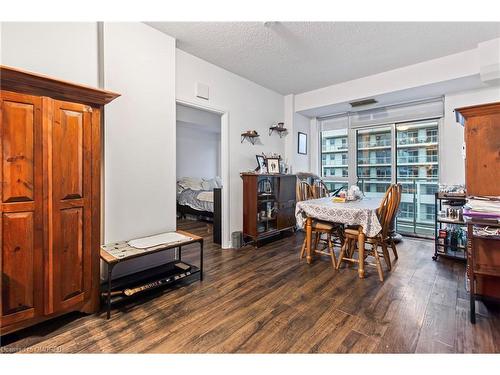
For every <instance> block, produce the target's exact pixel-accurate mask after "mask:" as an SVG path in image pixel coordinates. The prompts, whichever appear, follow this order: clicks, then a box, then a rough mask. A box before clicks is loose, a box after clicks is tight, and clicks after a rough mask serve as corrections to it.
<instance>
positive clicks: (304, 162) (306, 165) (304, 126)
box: [293, 113, 311, 173]
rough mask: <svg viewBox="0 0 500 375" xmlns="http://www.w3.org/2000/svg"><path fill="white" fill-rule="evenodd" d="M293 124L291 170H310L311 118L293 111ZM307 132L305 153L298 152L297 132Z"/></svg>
mask: <svg viewBox="0 0 500 375" xmlns="http://www.w3.org/2000/svg"><path fill="white" fill-rule="evenodd" d="M293 122H294V126H293V149H294V151H295V158H294V163H293V172H294V173H296V172H310V171H311V165H310V155H311V131H310V129H311V120H310V119H309V118H308V117H305V116H302V115H301V114H299V113H294V120H293ZM299 132H301V133H305V134H307V155H302V154H299V153H298V147H299V144H298V139H299V136H298V133H299Z"/></svg>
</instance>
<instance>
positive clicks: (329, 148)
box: [321, 145, 347, 152]
mask: <svg viewBox="0 0 500 375" xmlns="http://www.w3.org/2000/svg"><path fill="white" fill-rule="evenodd" d="M335 151H347V145H333V146H325V145H323V146H321V152H335Z"/></svg>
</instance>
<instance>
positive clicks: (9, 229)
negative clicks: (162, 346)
mask: <svg viewBox="0 0 500 375" xmlns="http://www.w3.org/2000/svg"><path fill="white" fill-rule="evenodd" d="M0 89H1V91H0V111H1V113H0V136H1V139H0V155H1V164H0V168H1V169H0V173H1V176H2V183H1V187H0V197H1V205H0V207H1V212H0V216H1V219H0V220H1V221H0V250H1V256H0V271H1V275H2V277H1V280H0V289H1V302H0V333H1V334H2V335H4V334H6V333H9V332H12V331H15V330H18V329H21V328H24V327H27V326H30V325H33V324H35V323H38V322H40V321H43V320H46V319H49V318H52V317H55V316H58V315H61V314H63V313H66V312H69V311H83V312H88V313H90V312H94V311H97V309H98V308H99V284H100V279H99V247H100V225H101V224H100V205H101V203H100V192H101V125H102V120H101V110H102V107H103V106H104V104H106V103H109V102H110V101H111V100H113V99H115V98H116V97H118V96H119V95H118V94H115V93H112V92H108V91H103V90H99V89H95V88H90V87H87V86H82V85H77V84H74V83H69V82H64V81H60V80H57V79H53V78H50V77H46V76H42V75H39V74H33V73H29V72H25V71H22V70H19V69H15V68H10V67H6V66H0Z"/></svg>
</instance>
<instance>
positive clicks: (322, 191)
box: [312, 179, 330, 199]
mask: <svg viewBox="0 0 500 375" xmlns="http://www.w3.org/2000/svg"><path fill="white" fill-rule="evenodd" d="M312 192H313V196H314V198H315V199H317V198H325V197H329V196H330V190H329V189H328V187H327V186H326V185H325V183H324V182H323V180H321V179H318V180H316V181H314V186H313V187H312Z"/></svg>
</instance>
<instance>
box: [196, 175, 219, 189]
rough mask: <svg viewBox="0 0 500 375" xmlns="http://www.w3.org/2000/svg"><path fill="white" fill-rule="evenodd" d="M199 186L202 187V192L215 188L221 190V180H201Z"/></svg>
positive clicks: (216, 178)
mask: <svg viewBox="0 0 500 375" xmlns="http://www.w3.org/2000/svg"><path fill="white" fill-rule="evenodd" d="M201 186H202V187H203V190H213V189H215V188H221V187H222V180H221V178H220V177H215V178H210V179H203V182H202V183H201Z"/></svg>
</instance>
